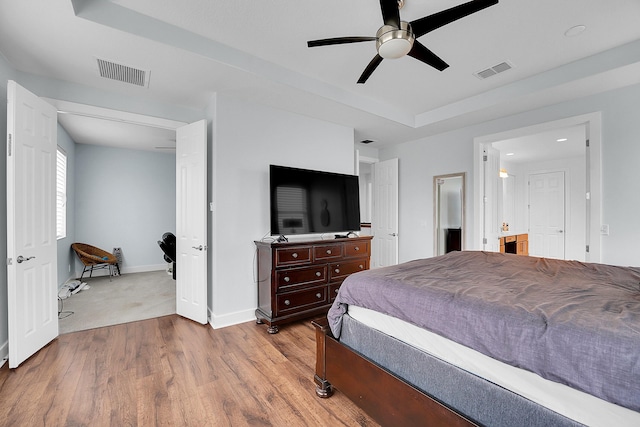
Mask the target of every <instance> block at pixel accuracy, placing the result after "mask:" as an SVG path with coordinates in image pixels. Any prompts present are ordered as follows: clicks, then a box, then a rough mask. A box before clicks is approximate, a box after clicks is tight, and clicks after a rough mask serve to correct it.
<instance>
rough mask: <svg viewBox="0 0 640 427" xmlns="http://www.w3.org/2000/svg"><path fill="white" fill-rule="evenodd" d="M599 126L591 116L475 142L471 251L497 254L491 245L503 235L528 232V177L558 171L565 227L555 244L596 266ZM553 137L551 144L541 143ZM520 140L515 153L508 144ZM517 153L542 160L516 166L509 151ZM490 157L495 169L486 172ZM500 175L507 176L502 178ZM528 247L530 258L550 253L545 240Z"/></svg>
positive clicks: (596, 115) (569, 256) (567, 255)
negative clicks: (563, 196)
mask: <svg viewBox="0 0 640 427" xmlns="http://www.w3.org/2000/svg"><path fill="white" fill-rule="evenodd" d="M600 126H601V120H600V114H599V113H592V114H587V115H583V116H577V117H572V118H568V119H563V120H558V121H554V122H548V123H542V124H539V125H534V126H529V127H526V128H521V129H514V130H511V131H506V132H501V133H499V134H493V135H486V136H483V137H478V138H475V140H474V156H475V160H474V162H475V172H474V176H475V180H474V207H475V209H474V210H475V212H478V215H477V216H476V218H475V219H474V222H475V224H474V236H473V242H474V246H475V248H477V249H483V250H496V249H495V248H496V246H498V245H496V244H494V243H495V242H494V241H497V239H499V238H500V236H502V235H504V234H505V233H507V234H514V235H518V234H520V233H523V234H528V233H530V232H531V231H532V230H531V224H530V221H531V215H530V214H531V212H530V210H529V205H530V197H531V192H530V190H529V186H530V185H531V180H532V178H535V176H536V175H538V174H546V173H553V172H562V173H563V174H564V188H565V191H566V192H565V194H566V199H565V203H564V209H565V212H564V223H563V226H557V227H556V228H555V231H556V234H557V236H560V235H561V236H562V238H556V241H558V242H560V240H564V241H565V242H566V244H565V248H564V255H563V256H562V257H563V258H565V259H575V260H580V261H591V262H599V260H600V239H599V228H600V227H599V224H600V203H601V191H600ZM562 134H571V135H574V136H573V137H570V138H569V139H576V140H579V141H578V143H577V145H572V146H571V147H569V145H570V144H567V142H568V141H566V140H564V138H563V137H562V136H561V135H562ZM575 135H579V136H575ZM551 136H554V137H553V140H551V141H548V143H545V144H543V143H542V142H541V140H542V139H543V138H550V137H551ZM518 140H520V141H521V145H520V146H519V147H520V148H518V150H515V149H513V145H510V144H513V143H514V142H515V141H518ZM576 147H577V150H579V154H578V155H576V154H575V150H576ZM520 149H521V150H524V151H529V152H531V153H533V154H536V155H538V156H542V157H538V158H535V159H533V160H532V161H530V162H528V163H527V162H524V163H521V162H518V161H516V159H515V157H516V156H515V155H514V154H512V153H515V152H517V151H519V150H520ZM565 149H570V150H574V154H568V155H567V154H566V153H565V151H564V150H565ZM492 150H494V151H493V152H492ZM491 158H494V159H496V160H495V161H494V163H493V165H494V166H493V169H492V170H487V168H486V166H485V164H486V163H487V159H489V160H491ZM568 159H570V160H568ZM489 163H491V162H489ZM501 172H502V175H503V176H506V177H508V178H500V175H501ZM487 188H489V189H490V191H487V190H486V189H487ZM534 215H535V212H534ZM534 219H535V218H534ZM536 221H537V220H536ZM556 222H557V221H556ZM556 225H558V224H556ZM492 230H493V232H491V231H492ZM505 230H506V231H505ZM532 243H533V247H531V246H532V245H530V248H529V249H530V252H532V253H531V254H532V255H533V254H538V256H543V255H540V254H543V253H547V254H550V253H551V252H548V251H547V249H548V248H547V249H545V248H544V240H540V242H539V243H538V244H537V245H538V246H539V248H536V243H535V242H532ZM498 247H499V246H498ZM538 249H539V250H538ZM554 250H555V251H556V254H558V256H559V257H560V256H561V252H562V251H561V249H558V246H556V247H555V249H554ZM545 251H547V252H545Z"/></svg>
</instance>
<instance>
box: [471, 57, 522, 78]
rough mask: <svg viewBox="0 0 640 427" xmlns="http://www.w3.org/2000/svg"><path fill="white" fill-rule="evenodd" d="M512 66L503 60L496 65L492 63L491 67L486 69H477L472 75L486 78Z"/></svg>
mask: <svg viewBox="0 0 640 427" xmlns="http://www.w3.org/2000/svg"><path fill="white" fill-rule="evenodd" d="M512 68H513V65H511V64H510V63H509V62H507V61H505V62H501V63H499V64H497V65H494V66H493V67H489V68H487V69H486V70H482V71H478V72H477V73H474V76H476V77H477V78H479V79H483V80H484V79H486V78H489V77H491V76H495V75H496V74H500V73H502V72H504V71H507V70H510V69H512Z"/></svg>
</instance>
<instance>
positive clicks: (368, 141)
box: [360, 139, 373, 144]
mask: <svg viewBox="0 0 640 427" xmlns="http://www.w3.org/2000/svg"><path fill="white" fill-rule="evenodd" d="M372 142H373V141H372V140H370V139H363V140H362V141H360V143H361V144H371V143H372Z"/></svg>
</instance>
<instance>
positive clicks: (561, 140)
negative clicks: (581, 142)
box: [556, 138, 567, 142]
mask: <svg viewBox="0 0 640 427" xmlns="http://www.w3.org/2000/svg"><path fill="white" fill-rule="evenodd" d="M566 140H567V138H559V139H556V141H557V142H565V141H566Z"/></svg>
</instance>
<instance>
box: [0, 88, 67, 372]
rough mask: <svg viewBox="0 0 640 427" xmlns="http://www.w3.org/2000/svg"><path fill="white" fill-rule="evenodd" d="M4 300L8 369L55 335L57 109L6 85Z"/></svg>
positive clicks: (19, 362)
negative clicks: (7, 339)
mask: <svg viewBox="0 0 640 427" xmlns="http://www.w3.org/2000/svg"><path fill="white" fill-rule="evenodd" d="M7 94H8V105H7V276H8V287H7V298H8V306H9V307H8V316H9V317H8V327H9V367H10V368H16V367H18V365H20V364H21V363H22V362H24V361H25V360H26V359H27V358H29V357H30V356H31V355H33V354H34V353H36V352H37V351H38V350H40V349H41V348H42V347H44V346H45V345H46V344H47V343H49V342H50V341H51V340H53V339H54V338H55V337H57V336H58V307H57V281H58V273H57V241H56V215H55V212H56V178H55V177H56V148H57V112H56V109H55V108H54V107H53V106H52V105H50V104H48V103H47V102H45V101H43V100H42V99H40V98H38V97H37V96H36V95H34V94H33V93H31V92H29V91H28V90H26V89H25V88H23V87H21V86H20V85H18V84H17V83H16V82H14V81H11V80H10V81H9V83H8V87H7Z"/></svg>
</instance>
